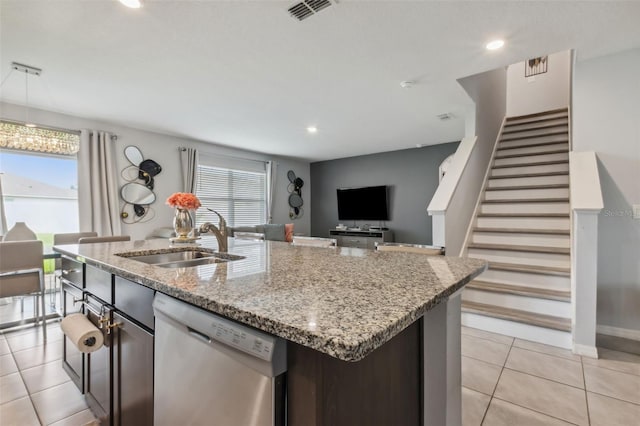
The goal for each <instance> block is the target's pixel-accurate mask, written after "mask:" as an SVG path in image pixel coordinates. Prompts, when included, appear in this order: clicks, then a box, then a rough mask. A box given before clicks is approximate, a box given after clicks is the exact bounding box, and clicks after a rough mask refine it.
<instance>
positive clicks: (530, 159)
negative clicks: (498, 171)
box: [493, 152, 569, 166]
mask: <svg viewBox="0 0 640 426" xmlns="http://www.w3.org/2000/svg"><path fill="white" fill-rule="evenodd" d="M568 160H569V152H563V153H557V154H544V155H527V156H526V157H513V158H497V159H496V160H495V162H494V163H493V165H494V166H506V165H517V164H527V163H538V162H541V161H568Z"/></svg>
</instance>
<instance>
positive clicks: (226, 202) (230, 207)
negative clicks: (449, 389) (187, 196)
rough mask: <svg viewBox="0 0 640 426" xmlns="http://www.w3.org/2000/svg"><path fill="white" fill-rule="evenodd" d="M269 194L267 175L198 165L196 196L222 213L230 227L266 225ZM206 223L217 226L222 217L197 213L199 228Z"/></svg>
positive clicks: (198, 211)
mask: <svg viewBox="0 0 640 426" xmlns="http://www.w3.org/2000/svg"><path fill="white" fill-rule="evenodd" d="M263 169H264V166H263ZM266 193H267V185H266V172H265V171H254V170H242V169H230V168H223V167H218V166H211V165H208V164H199V165H198V179H197V185H196V195H197V197H198V198H199V199H200V201H201V202H202V205H203V207H208V208H210V209H213V210H216V211H217V212H218V213H220V214H221V215H222V216H223V217H224V218H225V219H226V220H227V225H228V226H250V225H258V224H262V223H266V221H267V202H266V198H267V197H266ZM204 222H212V223H216V224H217V223H218V217H217V216H216V215H215V214H214V213H212V212H210V211H208V210H206V209H202V208H201V209H198V210H196V226H199V225H201V224H202V223H204Z"/></svg>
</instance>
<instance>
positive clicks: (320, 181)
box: [311, 142, 458, 244]
mask: <svg viewBox="0 0 640 426" xmlns="http://www.w3.org/2000/svg"><path fill="white" fill-rule="evenodd" d="M457 146H458V142H450V143H445V144H440V145H432V146H426V147H423V148H416V149H406V150H401V151H392V152H385V153H380V154H372V155H363V156H359V157H350V158H343V159H338V160H331V161H320V162H317V163H311V205H312V206H313V210H312V211H311V234H312V235H313V236H317V237H324V236H328V234H329V229H331V228H335V226H336V225H337V224H338V223H339V221H338V201H337V196H336V189H338V188H352V187H361V186H376V185H387V186H389V217H390V219H391V220H389V221H387V222H386V225H387V227H388V228H389V229H390V230H392V231H393V232H394V236H395V241H397V242H404V243H416V244H431V217H430V216H429V215H428V214H427V204H428V203H429V201H430V200H431V197H432V196H433V193H434V192H435V190H436V188H437V187H438V166H439V165H440V163H442V161H443V160H444V159H445V158H447V157H448V156H449V155H451V154H452V153H453V152H454V151H455V150H456V148H457ZM353 223H354V222H353V221H348V222H346V224H348V225H353ZM356 223H357V224H358V225H362V224H364V223H370V224H372V225H377V224H378V223H377V222H371V221H357V222H356Z"/></svg>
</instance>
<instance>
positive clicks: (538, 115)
mask: <svg viewBox="0 0 640 426" xmlns="http://www.w3.org/2000/svg"><path fill="white" fill-rule="evenodd" d="M561 112H567V108H566V107H565V108H558V109H550V110H549V111H542V112H536V113H534V114H525V115H513V116H511V117H507V122H509V121H515V120H523V119H525V118H532V117H543V116H545V115H552V114H559V113H561Z"/></svg>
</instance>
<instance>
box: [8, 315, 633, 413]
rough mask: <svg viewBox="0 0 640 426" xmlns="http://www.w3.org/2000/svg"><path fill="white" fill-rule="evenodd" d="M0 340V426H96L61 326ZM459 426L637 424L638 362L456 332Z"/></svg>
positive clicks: (30, 330)
mask: <svg viewBox="0 0 640 426" xmlns="http://www.w3.org/2000/svg"><path fill="white" fill-rule="evenodd" d="M47 331H48V339H47V342H46V344H44V342H43V341H42V327H37V328H36V327H34V326H27V327H24V328H21V329H17V330H11V331H5V332H4V333H2V334H0V424H1V425H2V426H13V425H16V426H23V425H25V426H26V425H56V426H62V425H65V426H80V425H87V424H92V425H93V424H97V421H96V420H95V418H94V416H93V414H92V413H91V411H90V410H89V409H88V408H87V405H86V403H85V401H84V397H83V396H82V395H81V394H80V392H79V391H78V389H77V388H76V387H75V385H74V384H73V383H72V382H71V381H70V380H69V377H68V376H67V373H66V372H64V371H63V370H62V367H61V358H62V353H61V346H62V345H61V340H62V338H63V335H62V332H61V331H60V326H59V322H49V323H48V326H47ZM462 385H463V388H462V415H463V426H479V425H483V426H502V425H504V426H512V425H526V426H530V425H571V424H574V425H593V426H596V425H603V426H615V425H621V426H627V425H636V424H638V419H640V356H639V355H634V354H629V353H625V352H618V351H613V350H609V349H600V359H597V360H596V359H590V358H586V357H585V358H583V357H580V356H578V355H574V354H572V353H571V352H570V351H567V350H562V349H558V348H554V347H551V346H546V345H541V344H539V343H533V342H528V341H524V340H519V339H513V338H512V337H508V336H503V335H500V334H494V333H488V332H485V331H481V330H476V329H472V328H467V327H463V328H462Z"/></svg>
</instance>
